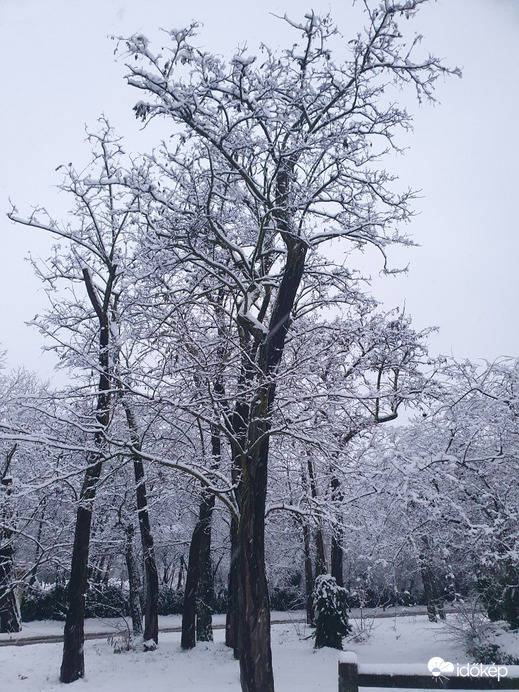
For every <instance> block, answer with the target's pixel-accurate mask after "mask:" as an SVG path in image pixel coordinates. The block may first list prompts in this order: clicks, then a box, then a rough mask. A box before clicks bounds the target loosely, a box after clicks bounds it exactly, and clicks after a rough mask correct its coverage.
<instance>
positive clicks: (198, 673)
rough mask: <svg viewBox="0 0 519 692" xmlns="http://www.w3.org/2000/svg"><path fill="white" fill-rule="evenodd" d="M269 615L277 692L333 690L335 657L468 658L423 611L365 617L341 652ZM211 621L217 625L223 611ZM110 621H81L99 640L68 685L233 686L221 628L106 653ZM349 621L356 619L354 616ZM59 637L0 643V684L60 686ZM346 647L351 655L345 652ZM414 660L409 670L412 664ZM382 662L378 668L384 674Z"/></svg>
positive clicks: (26, 691)
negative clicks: (79, 676)
mask: <svg viewBox="0 0 519 692" xmlns="http://www.w3.org/2000/svg"><path fill="white" fill-rule="evenodd" d="M275 618H276V619H278V618H279V619H281V618H284V619H287V620H290V621H289V622H286V623H283V624H275V625H273V628H272V652H273V661H274V674H275V684H276V692H296V690H297V692H319V691H321V690H322V691H323V692H324V690H326V691H327V692H334V691H336V690H337V663H338V660H339V658H341V660H350V661H351V660H353V657H352V654H356V656H357V658H358V661H359V665H360V667H361V669H362V670H366V669H367V668H368V667H369V668H370V669H371V668H373V664H384V663H386V664H388V663H390V664H402V663H406V664H415V666H416V670H417V671H418V670H419V671H420V672H423V671H424V670H425V671H426V670H427V662H428V661H429V659H430V658H432V657H434V656H441V657H443V658H444V659H445V660H448V661H453V662H454V663H456V662H459V663H460V664H462V665H463V664H465V663H466V661H467V656H466V654H465V653H464V651H463V650H462V648H461V646H460V645H459V644H457V643H454V642H453V641H452V640H450V639H449V635H448V633H447V631H446V630H445V628H444V625H443V624H435V623H430V622H428V620H427V618H426V617H425V616H423V615H415V616H405V617H394V618H391V617H385V618H380V619H375V620H373V622H372V627H371V637H370V639H369V640H368V641H367V642H363V643H356V642H354V641H345V645H344V646H345V649H346V650H347V651H345V652H344V653H342V654H341V653H340V652H338V651H336V650H334V649H329V648H323V649H319V650H314V649H313V639H312V638H311V632H312V630H311V629H310V628H308V627H307V625H306V624H304V623H303V622H301V621H300V620H299V619H300V618H302V613H292V614H289V613H276V614H275ZM215 623H217V624H222V623H223V616H216V617H215ZM120 624H121V623H120V622H119V623H117V622H116V621H87V623H86V631H87V632H99V631H105V632H106V635H107V636H106V638H103V639H97V640H87V641H86V642H85V664H86V677H85V679H84V680H83V681H79V682H77V683H73V686H72V688H71V689H72V690H74V689H75V688H78V689H79V688H80V689H81V690H85V692H88V691H89V690H90V691H91V692H114V691H115V690H125V692H142V690H143V683H144V689H153V690H154V692H176V691H178V692H184V691H185V692H207V690H208V689H211V692H234V691H235V692H239V690H240V682H239V670H238V663H237V662H236V661H235V660H234V658H233V655H232V652H231V651H230V650H229V649H228V648H227V647H226V646H225V645H224V630H223V629H218V630H215V642H213V643H202V644H198V645H197V647H196V648H195V649H193V650H192V651H182V650H181V649H180V634H179V633H178V632H173V633H164V632H163V633H161V635H160V640H159V648H158V649H156V650H155V651H149V652H143V651H129V652H123V653H120V654H118V655H117V654H114V653H113V644H110V643H109V641H108V634H109V633H110V632H111V633H112V634H113V632H114V629H116V628H117V627H118V626H120ZM179 624H180V617H179V616H170V617H165V618H161V619H160V626H161V627H162V628H164V627H175V626H178V625H179ZM353 624H354V625H355V624H356V623H355V620H353ZM62 627H63V624H62V623H59V622H43V623H41V622H34V623H29V624H28V625H25V626H24V630H23V632H22V635H21V636H23V637H31V636H32V637H34V636H37V635H42V634H46V635H49V634H61V632H62ZM19 637H20V635H12V636H10V635H0V639H4V640H5V639H9V638H11V639H17V638H19ZM61 652H62V644H61V643H45V644H32V645H30V646H0V690H2V691H3V690H6V691H9V692H22V690H23V692H57V691H58V690H61V692H62V691H63V686H62V685H61V684H60V683H59V682H58V673H59V667H60V663H61ZM350 652H351V653H350ZM415 666H413V668H414V667H415ZM387 668H388V666H382V669H383V670H385V672H389V671H388V670H387Z"/></svg>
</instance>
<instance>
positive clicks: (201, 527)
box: [180, 493, 215, 649]
mask: <svg viewBox="0 0 519 692" xmlns="http://www.w3.org/2000/svg"><path fill="white" fill-rule="evenodd" d="M214 503H215V497H214V495H212V494H209V493H203V495H202V501H201V502H200V511H199V515H198V521H197V522H196V525H195V528H194V530H193V536H192V538H191V545H190V547H189V560H188V566H187V576H186V589H185V592H184V607H183V610H182V635H181V639H180V645H181V647H182V648H183V649H193V648H194V646H195V645H196V638H197V633H198V630H199V628H198V627H197V625H196V621H197V613H199V609H200V604H199V600H200V596H201V590H200V586H201V584H202V583H204V580H205V586H204V588H206V589H209V590H210V593H212V569H211V518H212V513H213V508H214ZM207 571H209V572H210V576H209V577H208V575H207ZM204 572H205V574H204ZM205 596H206V598H209V601H208V603H207V607H208V608H209V614H208V619H209V624H207V613H203V614H202V621H203V623H204V621H205V625H204V626H205V629H206V632H207V634H206V635H205V636H206V637H207V636H210V638H204V639H201V638H200V637H199V639H200V641H212V623H211V612H212V611H211V606H212V598H211V596H210V595H209V594H205ZM203 623H200V629H201V631H202V629H203V627H202V625H203ZM209 632H210V635H209V634H208V633H209ZM202 636H204V635H202Z"/></svg>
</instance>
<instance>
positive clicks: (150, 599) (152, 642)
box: [123, 402, 159, 649]
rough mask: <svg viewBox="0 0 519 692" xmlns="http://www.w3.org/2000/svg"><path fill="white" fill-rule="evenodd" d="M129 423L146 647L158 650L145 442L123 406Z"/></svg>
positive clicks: (156, 585) (156, 589) (156, 577)
mask: <svg viewBox="0 0 519 692" xmlns="http://www.w3.org/2000/svg"><path fill="white" fill-rule="evenodd" d="M123 405H124V411H125V414H126V421H127V423H128V428H129V430H130V435H131V438H132V446H133V452H132V459H133V471H134V476H135V494H136V500H137V512H138V516H139V530H140V534H141V542H142V553H143V557H144V572H145V578H146V602H145V606H144V635H143V638H144V647H145V649H154V648H155V647H156V646H157V644H158V642H159V614H158V605H159V573H158V570H157V562H156V560H155V548H154V544H153V534H152V531H151V521H150V514H149V511H148V493H147V490H146V477H145V473H144V464H143V462H142V457H141V454H140V452H141V442H140V439H139V436H138V433H137V424H136V422H135V418H134V416H133V412H132V410H131V408H130V406H129V405H128V403H127V402H124V403H123Z"/></svg>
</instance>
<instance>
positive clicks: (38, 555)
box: [29, 497, 47, 586]
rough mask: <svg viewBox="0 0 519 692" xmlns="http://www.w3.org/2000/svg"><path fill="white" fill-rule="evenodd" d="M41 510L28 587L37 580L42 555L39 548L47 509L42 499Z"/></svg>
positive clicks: (44, 499)
mask: <svg viewBox="0 0 519 692" xmlns="http://www.w3.org/2000/svg"><path fill="white" fill-rule="evenodd" d="M41 504H42V509H41V515H40V521H39V523H38V533H37V535H36V548H35V551H34V566H33V567H32V569H31V572H30V576H29V585H30V586H32V585H33V584H34V583H35V582H36V579H37V576H38V563H39V561H40V559H41V556H42V555H43V550H42V547H41V539H42V536H43V527H44V523H45V510H46V509H47V498H46V497H44V498H43V501H42V503H41Z"/></svg>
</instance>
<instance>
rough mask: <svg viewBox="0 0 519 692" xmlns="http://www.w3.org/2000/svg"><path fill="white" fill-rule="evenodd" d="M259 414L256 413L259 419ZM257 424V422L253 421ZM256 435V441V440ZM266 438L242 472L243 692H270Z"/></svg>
mask: <svg viewBox="0 0 519 692" xmlns="http://www.w3.org/2000/svg"><path fill="white" fill-rule="evenodd" d="M259 413H260V412H259V411H258V412H257V414H258V416H259ZM254 422H257V421H254ZM259 437H260V436H259V435H258V439H259ZM267 460H268V436H264V437H263V443H262V444H260V445H259V448H258V453H257V454H255V455H251V456H250V457H249V458H248V459H247V462H246V464H245V465H244V467H243V470H242V474H243V475H242V503H241V507H240V521H239V524H238V547H239V556H240V560H239V570H238V575H239V589H238V597H239V608H240V613H239V623H240V627H239V638H240V647H239V658H240V680H241V686H242V691H243V692H273V691H274V675H273V670H272V653H271V648H270V604H269V595H268V588H267V575H266V572H265V499H266V489H267Z"/></svg>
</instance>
